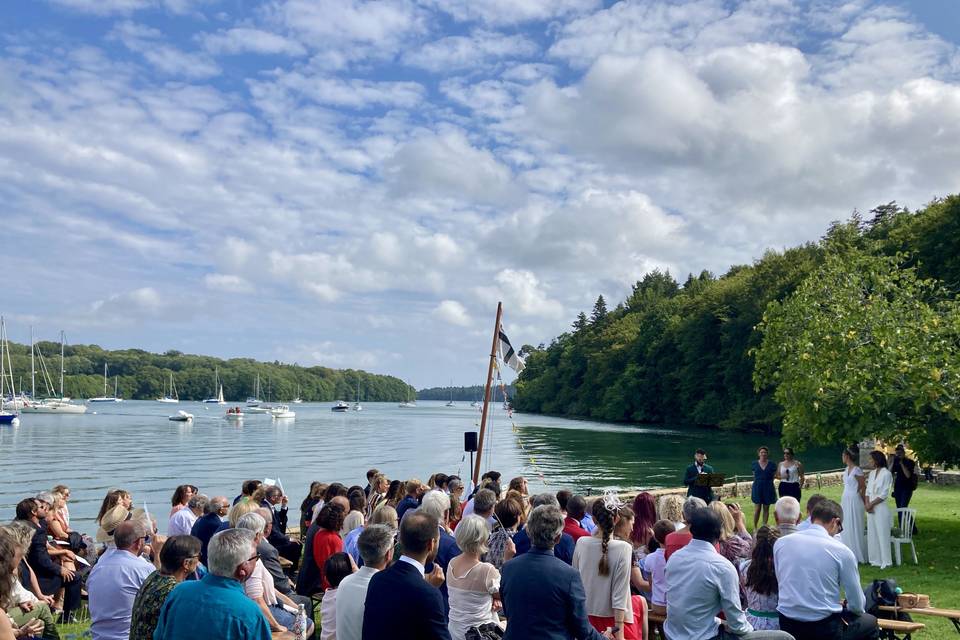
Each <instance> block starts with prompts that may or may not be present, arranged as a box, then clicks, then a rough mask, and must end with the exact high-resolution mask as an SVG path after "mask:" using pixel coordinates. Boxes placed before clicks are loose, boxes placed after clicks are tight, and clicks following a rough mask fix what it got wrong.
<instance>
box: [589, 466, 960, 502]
mask: <svg viewBox="0 0 960 640" xmlns="http://www.w3.org/2000/svg"><path fill="white" fill-rule="evenodd" d="M957 475H958V480H957V484H960V474H957ZM838 484H843V472H842V471H828V472H824V473H811V474H807V475H806V477H805V478H804V482H803V488H804V489H811V490H814V491H816V490H817V489H819V488H820V487H829V486H835V485H838ZM752 488H753V481H752V480H744V481H742V482H728V483H727V484H725V485H723V486H721V487H714V489H713V492H714V494H715V495H716V496H717V498H718V499H723V498H736V497H743V496H749V495H750V490H751V489H752ZM641 491H643V489H637V490H636V491H630V492H621V493H620V494H619V495H620V498H621V499H633V497H634V496H636V495H637V494H638V493H640V492H641ZM647 491H648V493H650V495H652V496H653V497H654V498H659V497H660V496H666V495H670V494H676V495H679V496H686V495H687V488H686V487H673V488H667V489H648V490H647ZM594 497H596V496H594ZM801 506H802V505H801Z"/></svg>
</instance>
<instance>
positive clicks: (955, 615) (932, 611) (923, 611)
mask: <svg viewBox="0 0 960 640" xmlns="http://www.w3.org/2000/svg"><path fill="white" fill-rule="evenodd" d="M880 610H881V611H888V612H891V613H909V614H910V615H911V616H933V617H935V618H946V619H947V620H949V621H950V622H952V623H953V627H954V628H955V629H956V630H957V633H960V609H940V608H938V607H923V608H913V607H893V606H882V607H880Z"/></svg>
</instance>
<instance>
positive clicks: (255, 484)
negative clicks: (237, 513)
mask: <svg viewBox="0 0 960 640" xmlns="http://www.w3.org/2000/svg"><path fill="white" fill-rule="evenodd" d="M261 484H263V482H261V481H260V480H247V481H245V482H244V483H243V484H242V485H240V495H238V496H237V497H236V498H234V499H233V504H238V503H239V502H240V501H241V500H249V499H250V498H252V497H253V494H254V493H256V492H257V489H259V488H260V485H261Z"/></svg>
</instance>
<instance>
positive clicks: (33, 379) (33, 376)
mask: <svg viewBox="0 0 960 640" xmlns="http://www.w3.org/2000/svg"><path fill="white" fill-rule="evenodd" d="M34 351H36V349H35V348H34V346H33V325H31V326H30V400H33V399H34V398H36V397H37V367H36V365H35V364H34V362H33V352H34Z"/></svg>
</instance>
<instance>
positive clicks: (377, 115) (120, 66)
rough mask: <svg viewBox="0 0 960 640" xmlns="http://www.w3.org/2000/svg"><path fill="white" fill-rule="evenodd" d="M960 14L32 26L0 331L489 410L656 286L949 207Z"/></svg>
mask: <svg viewBox="0 0 960 640" xmlns="http://www.w3.org/2000/svg"><path fill="white" fill-rule="evenodd" d="M958 44H960V5H958V3H956V2H953V0H923V1H921V0H915V1H913V2H909V1H906V0H904V1H896V0H876V1H873V0H851V1H849V2H842V1H831V0H802V1H801V0H762V1H761V0H643V1H640V0H632V1H623V2H604V1H602V0H380V1H378V2H359V1H357V0H264V1H262V2H254V1H252V0H194V1H190V0H47V1H42V0H33V1H27V0H24V1H20V2H11V3H6V4H5V6H4V11H3V13H2V15H0V238H3V243H2V247H3V253H2V256H0V266H2V271H0V273H2V274H3V276H4V279H5V282H4V283H3V284H0V294H2V295H0V310H2V312H3V313H4V314H5V316H6V319H7V324H8V332H9V334H10V336H11V339H14V340H17V341H20V342H25V341H27V340H28V339H29V327H30V326H33V327H34V330H35V331H36V333H37V336H38V337H39V338H44V339H54V338H55V337H56V336H57V334H58V332H59V331H60V330H61V329H63V330H65V331H66V333H67V339H68V341H70V342H72V343H85V344H86V343H96V344H100V345H101V346H104V347H106V348H127V347H138V348H144V349H148V350H151V351H165V350H167V349H179V350H181V351H185V352H191V353H204V354H210V355H216V356H222V357H254V358H258V359H263V360H271V361H272V360H280V361H283V362H290V363H292V362H296V363H299V364H302V365H315V364H321V365H325V366H330V367H335V368H363V369H367V370H370V371H375V372H379V373H388V374H393V375H397V376H400V377H402V378H404V379H405V380H407V381H409V382H411V383H412V384H415V385H416V386H418V387H423V386H433V385H446V384H449V383H450V382H451V381H452V382H453V383H454V384H457V385H461V384H463V385H469V384H480V383H482V382H483V378H484V375H485V370H486V362H487V355H488V354H489V349H490V339H491V336H492V330H493V319H494V312H495V309H496V304H497V301H499V300H502V301H503V303H504V327H505V329H506V331H507V333H508V334H509V335H510V337H511V340H512V342H513V343H514V345H518V346H519V345H522V344H525V343H529V344H534V345H536V344H538V343H541V342H549V341H550V339H551V338H552V337H554V336H556V335H557V334H559V333H560V332H562V331H564V330H566V329H567V328H568V327H569V326H570V324H571V322H572V321H573V320H574V318H575V316H576V314H577V313H578V312H579V311H581V310H586V311H589V309H590V307H591V306H592V304H593V301H594V300H595V299H596V297H597V296H598V295H600V294H602V295H604V296H605V297H606V298H607V299H608V300H609V301H610V303H611V305H613V304H615V303H616V302H618V301H620V300H622V299H623V298H624V297H625V296H626V295H627V293H628V292H629V291H630V287H631V285H632V284H633V283H634V282H636V281H637V280H638V279H640V278H641V277H642V276H643V274H645V273H647V272H649V271H650V270H652V269H655V268H659V269H667V270H669V271H670V272H671V273H672V274H674V275H675V277H677V278H678V279H679V280H681V281H682V280H683V279H684V278H685V277H686V275H687V274H688V273H690V272H694V273H698V272H699V271H701V270H702V269H709V270H711V271H713V272H714V273H717V274H721V273H724V272H725V271H726V270H727V269H728V268H729V267H730V266H731V265H734V264H744V263H749V262H750V261H752V260H754V259H756V258H758V257H760V256H761V255H762V254H763V252H764V251H766V250H768V249H782V248H785V247H789V246H793V245H796V244H798V243H801V242H805V241H809V240H815V239H817V238H818V237H820V236H821V235H822V234H823V232H824V231H825V229H826V226H827V225H828V224H829V222H830V221H832V220H837V219H843V218H846V217H848V216H849V215H850V213H851V212H852V211H854V210H855V209H858V210H860V211H869V209H871V208H872V207H874V206H876V205H878V204H882V203H886V202H889V201H891V200H896V201H897V202H899V203H900V204H902V205H905V206H908V207H911V208H916V207H921V206H923V205H924V204H925V203H927V202H929V201H930V200H932V199H933V198H935V197H938V196H944V195H947V194H950V193H955V192H958V191H960V145H958V144H957V141H958V140H960V48H958Z"/></svg>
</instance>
